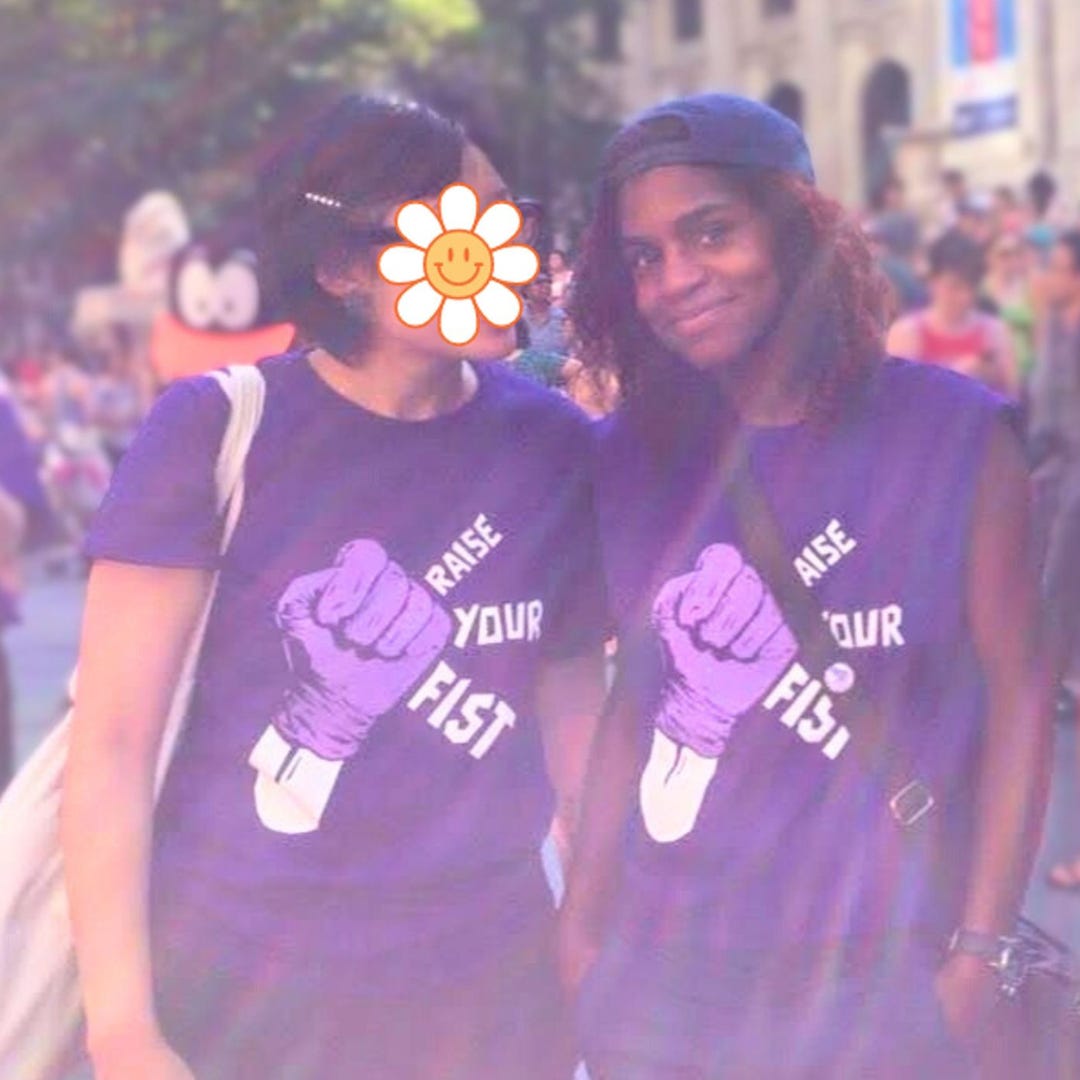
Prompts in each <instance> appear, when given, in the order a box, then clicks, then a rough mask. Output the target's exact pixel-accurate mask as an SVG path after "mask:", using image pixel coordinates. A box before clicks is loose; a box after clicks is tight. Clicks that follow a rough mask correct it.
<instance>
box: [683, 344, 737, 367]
mask: <svg viewBox="0 0 1080 1080" xmlns="http://www.w3.org/2000/svg"><path fill="white" fill-rule="evenodd" d="M675 351H676V352H677V353H679V355H680V356H682V357H683V359H684V360H686V362H687V363H689V364H691V365H692V366H693V367H696V368H698V369H699V370H701V371H720V370H722V369H724V368H728V367H730V366H731V365H733V364H736V363H738V360H739V358H740V357H741V356H742V355H743V350H742V349H739V348H736V347H733V346H732V347H729V346H726V345H718V344H717V342H715V341H699V342H692V343H690V344H686V343H681V344H678V345H676V346H675Z"/></svg>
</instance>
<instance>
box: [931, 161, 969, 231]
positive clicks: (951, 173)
mask: <svg viewBox="0 0 1080 1080" xmlns="http://www.w3.org/2000/svg"><path fill="white" fill-rule="evenodd" d="M967 201H968V183H967V177H966V176H965V175H964V173H963V172H962V171H961V170H960V169H946V170H945V171H944V172H943V173H942V174H941V196H940V199H939V201H938V207H937V213H936V214H935V225H936V232H937V234H938V235H939V236H940V235H941V234H943V233H946V232H948V230H949V229H951V228H952V227H953V226H954V225H955V224H956V222H957V220H958V218H959V217H960V210H961V208H962V207H963V205H964V204H965V203H966V202H967Z"/></svg>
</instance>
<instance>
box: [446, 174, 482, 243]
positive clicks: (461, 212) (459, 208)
mask: <svg viewBox="0 0 1080 1080" xmlns="http://www.w3.org/2000/svg"><path fill="white" fill-rule="evenodd" d="M477 208H478V204H477V199H476V192H475V191H473V189H472V188H471V187H469V186H468V185H466V184H451V185H450V186H449V187H448V188H447V189H446V190H445V191H444V192H443V193H442V194H441V195H440V196H439V217H441V218H442V223H443V228H444V229H445V230H446V231H447V232H452V231H453V230H454V229H464V230H465V231H466V232H470V231H471V230H472V227H473V226H474V225H475V224H476V211H477Z"/></svg>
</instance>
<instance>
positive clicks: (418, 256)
mask: <svg viewBox="0 0 1080 1080" xmlns="http://www.w3.org/2000/svg"><path fill="white" fill-rule="evenodd" d="M379 273H380V274H382V276H383V277H384V278H386V280H387V281H389V282H390V283H391V284H392V285H408V284H410V283H411V282H413V281H419V280H420V279H421V278H422V277H423V276H424V253H423V252H422V251H421V250H420V249H419V248H414V247H406V246H405V245H404V244H395V245H394V246H393V247H388V248H387V249H386V250H385V251H384V252H383V253H382V254H381V255H380V256H379Z"/></svg>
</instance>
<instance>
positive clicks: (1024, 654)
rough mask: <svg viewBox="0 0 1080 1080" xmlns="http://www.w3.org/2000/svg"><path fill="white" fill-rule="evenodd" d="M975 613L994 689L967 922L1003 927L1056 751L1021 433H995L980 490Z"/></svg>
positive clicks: (1017, 899)
mask: <svg viewBox="0 0 1080 1080" xmlns="http://www.w3.org/2000/svg"><path fill="white" fill-rule="evenodd" d="M969 574H970V577H969V582H968V611H969V617H970V620H971V626H972V632H973V635H974V639H975V647H976V649H977V651H978V655H979V660H980V663H981V665H982V669H983V672H984V677H985V679H986V683H987V691H988V706H989V707H988V712H987V717H986V727H985V738H984V742H983V752H982V760H981V762H980V765H979V789H978V812H977V833H976V838H975V846H974V852H973V862H972V874H971V880H970V883H969V888H968V894H967V902H966V905H965V909H964V924H965V925H966V926H968V927H969V928H971V929H974V930H983V931H986V932H988V933H1004V932H1005V931H1007V930H1008V929H1009V928H1010V927H1011V926H1012V923H1013V920H1014V919H1015V917H1016V915H1017V913H1018V911H1019V907H1020V904H1021V901H1022V899H1023V895H1024V890H1025V888H1026V886H1027V881H1028V877H1029V875H1030V873H1031V868H1032V864H1033V862H1034V859H1035V855H1036V852H1037V848H1038V843H1039V837H1040V834H1041V831H1042V824H1043V818H1044V815H1045V812H1046V804H1047V797H1048V793H1049V785H1050V770H1051V760H1052V751H1053V729H1052V724H1051V719H1050V717H1051V698H1052V678H1051V673H1050V666H1051V658H1050V657H1049V656H1048V652H1047V650H1046V649H1044V648H1043V645H1042V641H1041V637H1042V635H1041V632H1040V604H1039V580H1038V571H1037V565H1036V559H1035V554H1034V551H1033V544H1032V538H1031V534H1030V507H1029V489H1028V477H1027V471H1026V466H1025V462H1024V459H1023V452H1022V449H1021V447H1020V444H1019V440H1018V439H1017V438H1016V437H1015V436H1014V435H1013V434H1012V433H1011V432H1009V431H1008V430H1007V429H1006V428H1005V427H1004V426H1002V427H1000V428H998V429H997V430H995V431H994V432H993V434H992V436H991V439H990V443H989V447H988V453H987V456H986V459H985V461H984V464H983V470H982V476H981V478H980V483H979V488H978V492H977V496H976V506H975V517H974V523H973V534H972V545H971V559H970V569H969Z"/></svg>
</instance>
